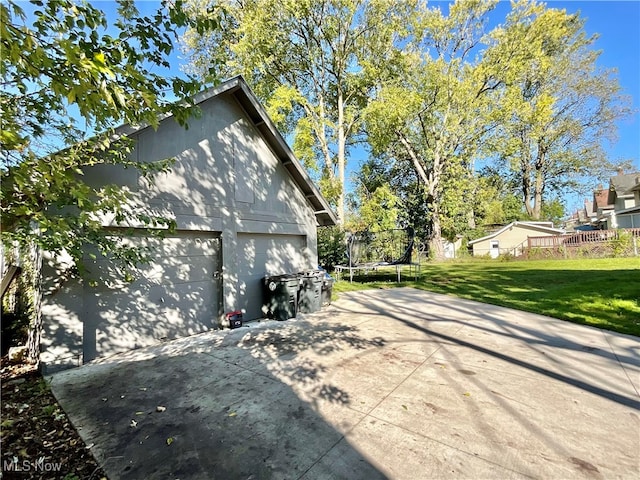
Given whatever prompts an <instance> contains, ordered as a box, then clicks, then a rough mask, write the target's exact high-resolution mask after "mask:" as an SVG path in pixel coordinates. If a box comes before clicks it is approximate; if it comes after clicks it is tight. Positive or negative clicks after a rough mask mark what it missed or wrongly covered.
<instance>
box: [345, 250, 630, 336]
mask: <svg viewBox="0 0 640 480" xmlns="http://www.w3.org/2000/svg"><path fill="white" fill-rule="evenodd" d="M343 278H344V277H343ZM409 278H410V277H409V275H408V271H407V272H406V274H403V282H402V283H401V284H398V283H396V282H395V270H394V271H391V270H389V271H387V272H375V273H369V274H368V275H366V276H364V275H362V276H358V277H354V282H353V283H349V280H348V279H347V280H346V281H345V280H341V281H340V282H336V283H335V285H334V292H336V293H338V294H339V293H340V292H346V291H352V290H362V289H365V288H389V287H394V286H411V287H416V288H420V289H423V290H429V291H431V292H438V293H445V294H449V295H455V296H458V297H462V298H468V299H471V300H477V301H480V302H485V303H491V304H494V305H502V306H505V307H511V308H516V309H519V310H525V311H528V312H535V313H541V314H543V315H549V316H551V317H555V318H560V319H563V320H568V321H571V322H575V323H582V324H586V325H591V326H594V327H600V328H605V329H607V330H613V331H616V332H621V333H627V334H631V335H636V336H640V258H609V259H579V260H532V261H508V262H504V261H499V260H484V259H483V260H457V261H451V262H442V263H440V262H438V263H436V262H429V263H427V264H423V265H422V268H421V272H420V276H419V279H418V281H413V278H412V277H411V279H410V280H411V281H404V280H405V279H407V280H409ZM356 280H357V281H356Z"/></svg>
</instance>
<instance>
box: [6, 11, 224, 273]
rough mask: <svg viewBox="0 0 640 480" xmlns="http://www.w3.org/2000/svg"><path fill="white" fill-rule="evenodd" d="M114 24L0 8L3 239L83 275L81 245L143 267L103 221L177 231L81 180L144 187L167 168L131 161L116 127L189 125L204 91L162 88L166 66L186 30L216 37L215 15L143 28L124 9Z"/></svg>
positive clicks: (158, 20) (87, 15) (174, 17)
mask: <svg viewBox="0 0 640 480" xmlns="http://www.w3.org/2000/svg"><path fill="white" fill-rule="evenodd" d="M23 7H25V8H24V9H23ZM27 10H28V11H27ZM117 12H118V18H117V19H116V20H115V21H113V22H109V20H108V18H107V16H106V14H105V13H104V12H103V11H101V10H100V9H99V8H97V7H95V6H92V5H90V4H87V3H80V2H75V1H71V0H48V1H40V0H32V1H31V3H30V4H29V5H24V4H19V3H17V2H14V1H8V2H3V3H2V4H0V42H1V43H0V48H1V51H2V57H1V59H0V72H1V73H2V86H3V88H2V92H1V93H0V108H1V109H2V133H1V136H0V141H1V148H2V158H1V160H0V172H1V175H2V185H1V189H2V190H1V202H2V239H3V241H4V242H5V243H8V244H10V243H13V242H18V243H19V244H22V245H28V244H30V243H32V242H35V244H36V245H38V246H40V247H43V248H44V249H45V250H48V251H50V252H53V253H60V252H62V251H66V252H68V253H69V254H70V255H71V257H72V258H73V260H74V262H73V263H74V265H75V267H77V268H78V269H79V270H82V268H83V266H84V262H83V249H84V247H85V245H87V244H92V245H95V246H96V247H97V249H98V251H99V252H100V253H102V254H105V255H106V254H109V255H110V256H112V257H113V258H114V260H120V261H121V262H123V263H124V264H125V265H126V264H128V265H132V264H135V263H137V262H138V261H140V260H142V259H143V257H144V256H143V254H142V253H141V252H139V251H137V250H136V249H132V248H127V247H125V246H124V244H122V243H120V242H119V241H118V240H117V238H115V237H114V236H108V235H106V234H105V233H106V232H105V231H104V229H103V228H102V220H103V219H104V218H105V217H109V218H112V219H113V220H114V221H115V223H116V224H118V225H122V226H127V225H136V226H140V225H142V226H146V227H149V228H151V229H156V228H172V226H173V221H172V220H171V219H168V218H163V217H162V216H159V215H155V214H154V212H149V211H141V210H138V209H135V208H131V205H130V200H131V198H132V192H131V191H129V190H127V189H126V188H123V187H119V186H116V185H103V186H100V187H96V186H94V185H91V184H89V183H88V182H86V181H85V180H84V172H85V170H86V169H87V168H91V167H94V166H96V165H100V164H117V165H121V166H122V167H124V168H129V169H131V172H132V173H131V174H132V175H140V176H142V177H146V178H149V179H150V178H152V177H153V175H154V174H156V173H157V172H160V171H163V170H165V169H166V168H168V165H169V164H168V162H159V163H157V164H149V163H142V162H138V161H136V160H135V159H132V158H130V156H129V153H130V151H131V148H132V144H131V142H130V141H128V140H127V139H126V138H123V137H119V136H118V135H116V134H115V130H114V127H115V126H117V125H118V124H120V123H128V124H132V125H150V126H152V127H156V126H157V125H158V123H159V121H160V119H161V118H163V116H166V115H172V116H173V117H174V118H175V119H176V120H177V121H178V122H180V123H181V124H186V121H187V119H188V118H189V117H190V116H191V115H193V114H194V110H193V108H192V105H191V104H190V103H189V98H190V97H191V96H192V95H193V94H194V93H196V92H197V91H199V90H200V89H201V88H202V84H201V83H200V82H199V81H198V80H196V79H195V78H189V77H184V78H179V77H171V76H167V75H166V69H167V68H168V67H169V66H170V65H169V62H168V59H167V58H168V55H169V54H170V53H171V51H172V48H173V47H172V45H173V43H174V41H175V40H176V39H177V36H178V34H179V32H180V30H181V29H182V28H184V27H187V26H191V27H193V28H201V29H202V28H206V29H212V28H215V26H216V25H217V23H216V20H215V17H213V16H212V15H211V14H210V12H209V14H207V15H204V16H201V17H198V18H196V19H194V18H191V17H188V16H186V15H185V13H184V11H183V10H182V3H181V1H175V2H168V1H167V2H163V4H162V6H161V7H160V8H159V9H158V10H157V11H156V12H155V13H154V14H153V15H150V16H141V15H140V14H139V12H138V10H137V9H136V7H135V6H134V2H132V1H128V0H120V1H118V9H117ZM176 99H178V100H181V102H178V103H176Z"/></svg>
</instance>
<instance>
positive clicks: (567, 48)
mask: <svg viewBox="0 0 640 480" xmlns="http://www.w3.org/2000/svg"><path fill="white" fill-rule="evenodd" d="M491 37H492V40H493V42H495V48H494V52H493V54H494V55H495V56H496V57H504V56H506V55H509V57H510V58H511V59H512V61H511V62H509V63H508V64H505V66H504V69H503V71H502V77H503V79H504V88H503V89H502V90H501V92H500V93H501V98H500V101H499V102H498V103H496V112H498V113H499V115H500V121H499V128H498V129H496V131H495V137H494V143H493V146H494V153H495V156H496V158H497V159H498V160H499V161H500V162H502V165H503V166H504V168H505V170H506V172H505V174H509V172H511V173H513V174H514V175H515V177H516V178H517V181H518V183H519V186H520V187H519V188H520V191H521V194H522V197H523V199H524V206H525V208H526V211H527V213H528V215H529V217H530V218H532V219H535V220H537V219H540V218H541V215H542V210H543V206H544V204H545V201H546V200H548V201H549V202H551V200H552V199H553V197H555V196H558V195H562V194H563V193H566V192H567V191H568V190H572V189H573V190H578V189H579V187H580V185H581V182H583V181H584V179H585V178H588V179H592V178H593V177H594V176H596V177H598V176H603V174H604V173H608V172H611V171H613V170H615V166H614V163H613V162H612V161H611V159H607V156H606V154H605V152H604V150H603V144H604V143H605V142H607V141H611V140H613V139H614V138H615V121H616V120H618V119H620V118H621V117H623V116H624V115H626V114H627V113H628V108H627V107H626V104H625V99H624V98H623V97H622V96H621V94H620V87H619V85H618V83H617V81H616V79H615V77H614V73H615V72H613V71H611V70H606V69H602V68H600V67H598V66H597V63H596V62H597V59H598V57H599V55H600V52H599V51H597V50H595V48H594V45H595V41H596V39H597V36H591V37H589V36H587V35H586V33H585V31H584V20H583V19H581V18H580V17H579V15H578V14H571V15H570V14H567V13H566V11H564V10H559V9H554V8H546V6H545V4H543V3H537V2H534V1H525V0H521V1H519V2H517V3H515V4H514V5H513V8H512V11H511V13H510V14H509V15H508V17H507V21H506V23H505V25H504V26H501V27H499V28H496V29H495V30H494V31H492V33H491Z"/></svg>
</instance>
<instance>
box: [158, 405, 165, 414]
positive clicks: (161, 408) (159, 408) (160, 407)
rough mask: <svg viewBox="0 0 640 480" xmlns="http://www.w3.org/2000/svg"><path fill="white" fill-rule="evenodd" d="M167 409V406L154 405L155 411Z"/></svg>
mask: <svg viewBox="0 0 640 480" xmlns="http://www.w3.org/2000/svg"><path fill="white" fill-rule="evenodd" d="M166 409H167V407H163V406H162V405H158V406H157V407H156V412H164V411H165V410H166Z"/></svg>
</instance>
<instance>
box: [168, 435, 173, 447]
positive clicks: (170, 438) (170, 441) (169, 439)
mask: <svg viewBox="0 0 640 480" xmlns="http://www.w3.org/2000/svg"><path fill="white" fill-rule="evenodd" d="M172 443H173V437H169V438H167V445H171V444H172Z"/></svg>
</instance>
